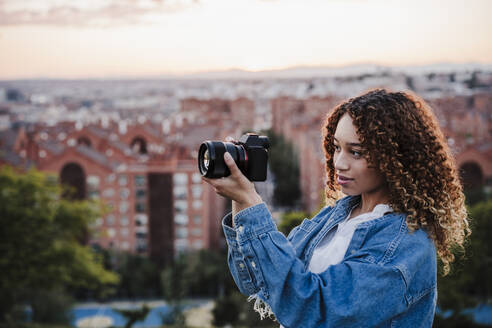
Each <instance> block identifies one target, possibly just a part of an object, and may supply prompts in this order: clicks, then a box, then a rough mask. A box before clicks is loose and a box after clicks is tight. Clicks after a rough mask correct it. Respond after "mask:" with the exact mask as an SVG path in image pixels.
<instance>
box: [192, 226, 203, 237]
mask: <svg viewBox="0 0 492 328" xmlns="http://www.w3.org/2000/svg"><path fill="white" fill-rule="evenodd" d="M191 234H192V235H193V236H195V237H200V236H201V235H202V228H193V229H192V230H191Z"/></svg>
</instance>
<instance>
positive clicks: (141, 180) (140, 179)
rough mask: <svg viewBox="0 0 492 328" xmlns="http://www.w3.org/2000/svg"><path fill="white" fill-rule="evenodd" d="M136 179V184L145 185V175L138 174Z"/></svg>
mask: <svg viewBox="0 0 492 328" xmlns="http://www.w3.org/2000/svg"><path fill="white" fill-rule="evenodd" d="M134 180H135V185H136V186H145V182H146V180H145V175H136V176H135V178H134Z"/></svg>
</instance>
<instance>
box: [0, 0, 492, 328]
mask: <svg viewBox="0 0 492 328" xmlns="http://www.w3.org/2000/svg"><path fill="white" fill-rule="evenodd" d="M491 12H492V2H491V1H488V0H470V1H459V0H449V1H442V0H427V1H423V0H416V1H404V0H399V1H397V0H323V1H322V0H304V1H299V0H263V1H261V0H234V1H226V0H182V1H180V0H170V1H166V0H97V1H96V0H84V1H79V0H70V1H69V0H22V1H19V0H0V224H1V229H0V295H1V297H0V327H31V328H32V327H39V328H41V327H43V328H44V327H59V328H61V327H64V328H65V327H132V326H134V327H223V326H227V327H261V326H262V327H278V323H276V322H274V321H272V320H268V319H267V320H263V321H261V320H260V319H259V317H258V315H257V314H255V313H254V312H253V311H252V304H250V303H248V302H247V301H246V297H245V296H242V295H240V294H239V292H238V291H237V289H236V287H235V285H234V283H233V281H232V278H231V276H230V274H229V271H228V269H227V266H226V250H225V241H224V238H223V234H222V231H221V227H220V220H221V218H222V217H223V215H224V214H226V213H227V212H228V211H230V202H229V201H227V200H225V199H224V198H222V197H220V196H217V195H216V194H215V192H213V190H212V189H210V188H209V187H208V185H206V184H203V183H202V181H201V175H200V174H199V172H198V169H197V168H198V167H197V154H198V153H197V150H198V147H199V145H200V143H201V142H202V141H204V140H224V139H225V137H226V136H232V137H234V138H236V139H238V138H239V137H240V136H241V135H242V134H243V133H244V132H257V133H261V134H264V135H268V136H269V138H270V141H271V148H270V151H269V172H268V180H267V181H266V182H260V183H256V187H257V190H258V191H259V192H260V194H261V195H262V197H263V199H264V200H265V201H266V202H267V204H268V205H269V208H270V210H271V211H272V213H273V214H274V217H275V219H276V220H277V223H278V226H279V228H280V229H281V230H282V231H283V232H284V233H288V232H289V231H290V229H291V228H292V227H294V226H295V225H297V224H298V223H299V222H300V220H302V219H303V218H305V217H311V216H313V215H314V214H316V213H317V211H318V210H319V209H320V208H321V207H322V206H323V187H324V156H323V152H322V148H321V125H322V122H323V119H324V118H325V116H326V115H327V114H329V113H330V110H331V109H332V108H333V107H334V106H335V105H336V104H338V103H339V102H341V101H343V100H344V99H346V98H349V97H353V96H356V95H358V94H360V93H362V92H364V91H367V90H369V89H372V88H377V87H386V88H389V89H391V90H394V91H397V90H407V91H412V92H415V93H417V94H418V95H420V96H421V97H422V98H424V99H425V100H426V101H427V102H428V103H429V104H430V105H431V106H432V108H433V110H434V112H435V115H436V117H437V119H438V120H439V123H440V125H441V128H442V131H443V133H444V135H445V136H446V138H447V140H448V143H449V145H450V147H451V149H452V151H453V154H454V156H455V159H456V163H457V166H458V167H459V170H460V175H461V178H462V182H463V185H464V188H465V191H466V196H467V205H468V209H469V212H470V221H471V224H472V230H473V233H472V236H471V239H470V241H469V242H468V244H467V246H466V252H465V253H464V254H462V253H459V252H457V253H456V255H457V260H456V262H455V265H454V266H453V269H452V272H451V274H450V275H448V276H446V277H442V276H440V277H439V284H438V289H439V299H438V311H437V313H436V318H435V321H434V326H435V327H485V326H492V304H491V303H492V298H491V297H492V268H491V266H492V238H491V236H492V223H491V219H490V218H491V217H492V197H491V193H492V20H491V19H490V13H491Z"/></svg>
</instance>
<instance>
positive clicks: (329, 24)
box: [0, 0, 492, 79]
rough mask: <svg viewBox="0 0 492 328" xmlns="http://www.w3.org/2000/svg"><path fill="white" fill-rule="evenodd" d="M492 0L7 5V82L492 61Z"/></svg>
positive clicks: (2, 33)
mask: <svg viewBox="0 0 492 328" xmlns="http://www.w3.org/2000/svg"><path fill="white" fill-rule="evenodd" d="M490 13H492V1H490V0H468V1H465V0H413V1H410V0H269V1H268V0H0V79H15V78H39V77H48V78H54V77H60V78H92V77H95V78H105V77H142V76H159V75H162V74H169V73H173V74H183V73H190V72H202V71H211V70H227V69H244V70H251V71H257V70H268V69H280V68H286V67H292V66H318V65H327V66H343V65H352V64H361V63H376V64H382V65H389V66H394V65H420V64H431V63H442V62H448V63H464V62H478V63H492V20H491V19H490V17H489V16H490Z"/></svg>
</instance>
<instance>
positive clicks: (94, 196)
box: [89, 189, 99, 199]
mask: <svg viewBox="0 0 492 328" xmlns="http://www.w3.org/2000/svg"><path fill="white" fill-rule="evenodd" d="M89 198H90V199H98V198H99V190H97V189H93V190H90V189H89Z"/></svg>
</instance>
